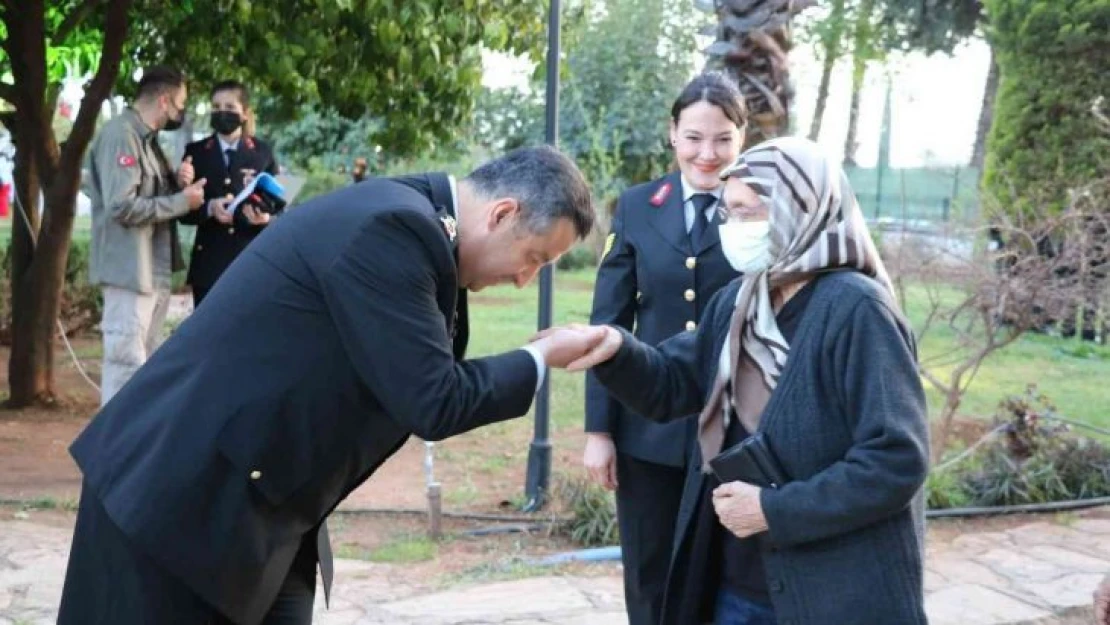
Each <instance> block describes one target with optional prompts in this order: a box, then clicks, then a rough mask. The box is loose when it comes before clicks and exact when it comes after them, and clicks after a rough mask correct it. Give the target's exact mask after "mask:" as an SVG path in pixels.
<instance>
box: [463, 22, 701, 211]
mask: <svg viewBox="0 0 1110 625" xmlns="http://www.w3.org/2000/svg"><path fill="white" fill-rule="evenodd" d="M705 21H706V18H705V17H704V16H703V15H701V14H700V13H698V12H697V11H695V10H693V8H692V7H691V6H690V5H689V4H687V3H672V2H665V1H664V0H609V1H607V2H605V3H604V4H603V5H600V4H599V5H595V6H594V10H589V11H587V15H586V18H585V19H584V20H583V22H582V24H581V26H579V27H577V28H572V29H571V32H570V33H569V34H568V38H570V39H572V40H574V41H575V44H574V45H573V46H568V47H567V50H568V52H567V55H566V60H565V76H564V77H563V80H562V93H561V95H560V103H559V107H560V108H559V141H560V147H561V148H562V149H563V150H565V151H566V152H568V153H569V154H571V155H572V156H573V157H574V158H575V160H576V161H577V162H578V164H579V166H580V167H582V169H583V172H584V173H585V174H586V176H587V178H588V179H589V180H590V184H591V187H592V188H593V191H594V194H595V196H596V198H597V199H598V201H600V202H606V201H607V200H610V199H612V198H613V197H615V196H616V195H617V194H619V192H620V191H622V190H623V189H624V188H626V187H628V186H629V185H631V184H635V183H639V182H644V181H646V180H650V179H651V178H655V177H657V176H659V175H661V174H662V173H663V172H664V171H666V169H667V167H668V165H669V164H670V161H671V151H670V147H669V145H668V141H667V131H668V130H667V129H668V121H669V119H670V116H669V113H670V108H671V104H672V103H673V101H674V99H675V98H676V97H677V96H678V93H679V91H680V90H681V89H682V87H683V86H684V85H685V84H686V83H687V82H688V81H689V79H690V78H691V77H692V76H693V71H694V50H695V49H696V42H695V41H694V33H695V32H696V31H697V30H698V27H699V25H701V24H703V23H705ZM543 93H544V92H543V85H542V84H540V83H537V84H535V85H534V86H533V87H532V89H531V90H530V91H528V92H524V93H521V92H519V91H515V90H503V91H494V92H487V93H485V94H483V96H481V103H482V106H481V107H480V108H479V109H478V112H477V114H476V117H475V119H474V129H475V135H476V136H477V137H478V141H479V143H480V144H481V145H483V146H485V147H487V148H489V149H493V150H500V149H503V148H512V147H517V146H520V145H527V144H535V143H539V142H541V141H542V140H543V129H544V100H543Z"/></svg>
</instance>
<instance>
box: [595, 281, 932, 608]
mask: <svg viewBox="0 0 1110 625" xmlns="http://www.w3.org/2000/svg"><path fill="white" fill-rule="evenodd" d="M738 289H739V281H736V282H734V283H733V284H731V285H730V286H729V287H726V288H725V289H722V290H721V291H720V292H719V293H718V294H717V296H716V297H715V300H714V301H713V302H712V304H711V305H710V308H709V310H708V311H707V315H706V317H705V320H704V322H703V323H702V325H701V326H699V328H698V330H697V332H696V333H694V332H687V333H684V334H680V335H678V336H675V337H673V338H671V339H669V340H668V341H666V342H664V343H662V344H660V345H659V346H658V348H654V347H651V346H648V345H645V344H643V343H640V342H638V341H636V339H635V338H633V337H632V336H631V335H630V334H628V333H624V344H623V346H622V347H621V349H620V351H619V352H618V353H617V354H616V356H615V357H614V358H613V359H611V360H610V361H609V362H607V363H605V364H603V365H601V366H599V367H597V368H596V369H595V373H596V374H597V377H598V380H599V381H601V383H602V384H604V385H605V386H606V388H608V389H609V391H610V392H611V393H612V394H613V395H614V396H615V397H616V398H617V399H619V400H620V401H622V402H624V403H625V404H627V405H628V406H629V408H631V409H632V410H635V411H637V412H639V413H640V414H643V415H645V416H647V417H649V418H653V419H657V420H666V419H668V418H670V417H671V416H672V415H681V414H689V413H691V412H697V411H699V410H700V409H701V407H702V406H703V405H704V402H705V400H706V398H707V396H708V393H709V391H710V390H711V385H712V380H713V379H714V378H715V376H716V374H717V362H718V355H719V353H720V349H721V346H722V344H723V342H724V337H725V335H726V333H727V331H728V324H729V319H730V315H731V313H732V309H733V305H734V302H735V299H736V293H737V290H738ZM896 311H897V308H896V307H895V306H894V304H893V302H892V301H891V299H890V296H889V294H887V293H886V292H885V291H884V290H883V289H882V288H881V287H879V285H878V284H877V283H875V282H873V281H872V280H870V279H868V278H866V277H864V276H862V275H860V274H858V273H854V272H837V273H833V274H828V275H826V276H823V277H821V278H819V279H818V283H817V284H816V285H815V290H814V293H813V297H812V300H811V301H810V303H809V305H808V307H807V309H806V312H805V315H804V317H803V319H802V321H801V324H800V325H799V327H798V331H797V334H796V336H795V337H794V340H793V341H792V343H791V346H790V356H789V358H788V361H787V364H786V368H785V370H784V371H783V374H782V377H781V378H780V380H779V386H778V388H777V389H776V390H775V392H774V393H773V394H772V396H771V399H770V401H769V402H768V404H767V407H766V409H765V410H764V412H763V417H762V420H761V422H760V426H759V429H760V431H762V432H763V433H764V436H765V437H766V438H767V440H768V443H769V445H770V446H771V448H772V451H773V452H774V453H775V455H776V456H777V457H778V459H779V460H780V462H781V464H782V466H783V468H784V469H785V471H786V472H787V474H788V475H789V477H790V478H791V482H790V483H788V484H787V485H785V486H784V487H782V488H780V489H777V490H764V491H763V492H762V495H761V503H762V506H763V512H764V515H765V516H766V518H767V523H768V526H769V530H768V532H766V533H763V534H761V535H760V542H761V548H762V552H763V558H764V564H765V567H766V573H767V583H768V588H769V589H770V594H771V599H772V602H773V603H774V606H775V612H776V615H777V620H778V623H779V625H887V624H889V625H915V624H923V623H926V619H925V614H924V609H923V594H924V593H923V572H922V552H923V545H924V508H923V496H922V489H921V487H922V484H923V483H924V480H925V476H926V473H927V470H928V430H927V413H926V408H925V398H924V392H923V389H922V387H921V381H920V377H919V375H918V372H917V366H916V358H915V345H914V340H913V336H912V334H911V332H910V330H909V328H908V325H907V324H906V322H905V321H904V320H903V319H902V317H901V316H900V315H899V314H898V313H897V312H896ZM694 447H695V449H694V450H693V451H692V453H693V454H694V457H695V458H696V461H695V462H691V463H690V464H689V466H690V467H691V470H690V474H689V475H688V479H687V486H686V492H685V494H684V496H683V503H682V506H681V509H680V512H679V518H678V520H677V528H676V539H675V540H676V542H675V549H676V550H675V557H674V562H672V565H671V575H670V579H669V582H668V589H667V598H666V606H665V608H664V621H665V622H667V623H673V624H675V625H691V624H694V623H698V622H701V620H702V619H704V618H706V616H707V615H706V612H705V606H706V605H712V601H711V596H710V595H715V593H716V591H717V588H718V586H719V584H720V579H719V578H717V577H715V576H713V575H712V574H707V571H708V570H710V568H709V564H708V563H709V562H711V561H712V558H711V557H710V555H711V554H707V553H701V552H700V550H699V546H702V547H704V546H705V545H707V544H708V543H706V542H705V541H701V540H697V538H696V534H697V531H696V529H697V528H698V527H699V521H701V522H702V525H704V521H705V519H698V518H697V516H698V514H699V510H701V509H704V507H703V506H700V505H699V499H700V497H701V492H702V490H703V489H702V480H704V476H702V475H701V474H700V473H699V468H698V467H700V466H701V464H702V463H701V458H700V455H699V454H698V453H697V450H696V445H695V446H694ZM709 616H711V615H709Z"/></svg>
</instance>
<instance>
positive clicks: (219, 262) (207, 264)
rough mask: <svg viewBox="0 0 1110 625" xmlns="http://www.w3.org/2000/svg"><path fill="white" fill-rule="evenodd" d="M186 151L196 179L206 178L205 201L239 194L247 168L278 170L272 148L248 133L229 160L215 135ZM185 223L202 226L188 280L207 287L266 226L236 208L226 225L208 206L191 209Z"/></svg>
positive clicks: (185, 217)
mask: <svg viewBox="0 0 1110 625" xmlns="http://www.w3.org/2000/svg"><path fill="white" fill-rule="evenodd" d="M185 156H191V157H193V168H194V169H195V170H196V177H197V180H200V179H201V178H204V179H205V180H206V182H205V185H204V201H205V203H206V205H207V202H208V200H212V199H216V198H222V197H226V196H227V195H228V194H231V195H232V196H235V195H238V194H239V192H240V191H242V190H243V187H244V186H245V185H244V184H243V180H244V178H245V176H246V175H247V174H248V173H250V174H252V175H258V174H260V173H262V172H267V173H269V174H274V175H276V174H277V173H278V166H277V161H275V160H274V153H273V150H271V149H270V146H269V145H268V144H267V143H266V142H265V141H263V140H261V139H259V138H257V137H250V136H246V135H244V136H243V137H242V138H241V139H240V140H239V146H238V148H237V149H236V150H235V151H234V152H232V153H231V158H230V164H225V163H224V153H223V151H222V150H221V149H220V141H219V139H218V138H217V137H216V136H215V135H212V136H210V137H207V138H205V139H201V140H200V141H195V142H193V143H190V144H189V145H187V146H185ZM181 222H182V223H186V224H190V225H194V226H196V227H197V233H196V238H194V239H193V253H192V256H191V259H190V261H189V273H188V276H187V282H188V283H189V284H191V285H195V286H198V287H201V288H202V289H205V290H207V289H210V288H212V285H213V284H215V283H216V279H217V278H219V277H220V275H221V274H222V273H223V272H224V271H225V270H226V269H227V267H228V265H230V264H231V261H233V260H235V257H237V256H238V255H239V253H240V252H242V251H243V249H244V248H246V247H247V244H248V243H250V242H251V241H253V240H254V238H255V237H256V236H258V233H259V232H261V231H262V229H263V228H264V227H265V226H255V225H253V224H251V223H250V222H249V221H247V219H246V217H244V216H243V213H242V211H236V213H235V221H234V222H233V223H231V224H230V225H225V224H221V223H220V222H218V221H216V220H215V219H214V218H212V217H209V216H208V213H207V210H206V209H205V208H201V210H198V211H190V212H189V214H188V215H185V216H184V217H182V218H181Z"/></svg>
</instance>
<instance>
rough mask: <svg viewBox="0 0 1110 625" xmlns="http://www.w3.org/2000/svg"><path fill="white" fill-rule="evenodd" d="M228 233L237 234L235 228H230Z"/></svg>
mask: <svg viewBox="0 0 1110 625" xmlns="http://www.w3.org/2000/svg"><path fill="white" fill-rule="evenodd" d="M227 233H228V234H235V228H228V229H227Z"/></svg>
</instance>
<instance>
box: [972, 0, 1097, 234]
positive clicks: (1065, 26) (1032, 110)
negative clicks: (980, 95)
mask: <svg viewBox="0 0 1110 625" xmlns="http://www.w3.org/2000/svg"><path fill="white" fill-rule="evenodd" d="M986 6H987V10H988V14H989V16H990V31H989V36H990V40H991V44H992V46H993V47H994V51H995V55H996V58H997V60H998V67H999V70H1000V72H1001V84H1000V85H999V92H998V98H997V100H996V103H995V109H994V123H993V125H992V127H991V134H990V139H989V141H988V151H987V159H986V166H985V167H986V171H985V176H984V190H985V191H986V192H987V193H989V194H990V195H991V196H993V199H994V200H995V202H996V204H997V205H998V206H1005V207H1009V208H1008V210H1009V211H1011V212H1013V213H1015V214H1016V213H1028V212H1030V209H1031V208H1032V207H1034V206H1040V207H1042V208H1047V209H1049V210H1050V211H1052V210H1059V209H1060V208H1061V207H1063V205H1064V204H1065V202H1066V200H1067V191H1068V189H1069V188H1074V187H1075V186H1077V185H1080V184H1084V183H1086V182H1089V181H1091V180H1093V179H1095V178H1096V177H1098V176H1099V175H1100V172H1104V171H1105V167H1106V161H1105V159H1106V155H1107V154H1110V137H1108V136H1107V135H1106V134H1104V133H1100V132H1099V131H1098V127H1097V125H1096V121H1095V118H1094V117H1093V116H1092V115H1091V112H1090V108H1091V103H1092V101H1093V100H1094V99H1095V98H1096V97H1098V96H1099V95H1106V94H1108V93H1110V2H1106V0H1075V1H1072V2H1058V1H1056V0H987V3H986Z"/></svg>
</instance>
